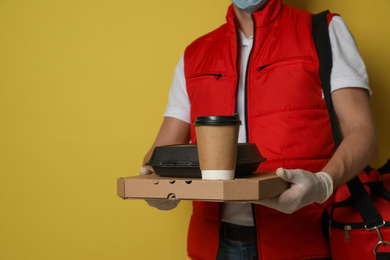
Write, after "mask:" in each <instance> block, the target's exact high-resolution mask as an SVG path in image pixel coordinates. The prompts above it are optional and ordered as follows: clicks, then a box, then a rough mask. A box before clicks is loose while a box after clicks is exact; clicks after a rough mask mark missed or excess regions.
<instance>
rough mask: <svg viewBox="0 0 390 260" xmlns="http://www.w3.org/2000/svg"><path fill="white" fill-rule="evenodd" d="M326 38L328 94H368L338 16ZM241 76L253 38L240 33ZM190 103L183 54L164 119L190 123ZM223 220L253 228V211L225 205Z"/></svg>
mask: <svg viewBox="0 0 390 260" xmlns="http://www.w3.org/2000/svg"><path fill="white" fill-rule="evenodd" d="M329 37H330V43H331V47H332V54H333V67H332V72H331V91H332V92H333V91H335V90H337V89H341V88H345V87H359V88H365V89H367V90H368V91H369V93H370V94H371V90H370V88H369V86H368V75H367V71H366V67H365V64H364V62H363V60H362V58H361V56H360V54H359V51H358V48H357V45H356V42H355V39H354V38H353V36H352V34H351V32H350V31H349V29H348V27H347V25H346V24H345V22H344V20H343V19H342V17H340V16H334V17H333V18H332V20H331V22H330V25H329ZM241 43H242V45H241V46H242V47H241V73H240V75H245V71H246V66H247V64H248V62H247V61H248V58H249V54H250V51H251V49H252V45H253V36H252V37H250V38H249V39H248V38H246V37H245V35H244V34H243V33H242V32H241ZM245 80H246V78H245V77H241V78H240V82H239V89H238V97H237V110H238V111H237V112H238V113H239V114H240V115H244V114H245V108H244V105H245V101H244V98H245ZM190 110H191V103H190V101H189V98H188V94H187V87H186V80H185V75H184V55H182V57H181V58H180V60H179V63H178V64H177V66H176V69H175V73H174V76H173V81H172V85H171V89H170V92H169V103H168V105H167V107H166V110H165V113H164V117H174V118H177V119H180V120H182V121H184V122H187V123H189V124H191V120H190ZM240 119H241V121H242V125H241V126H240V131H239V137H238V142H239V143H245V142H246V136H245V132H246V131H245V121H244V120H245V116H241V117H240ZM222 221H225V222H229V223H233V224H236V225H243V226H253V224H254V223H253V218H252V208H251V204H249V203H234V202H229V203H226V205H225V209H224V212H223V216H222Z"/></svg>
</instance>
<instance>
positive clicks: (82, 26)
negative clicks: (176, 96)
mask: <svg viewBox="0 0 390 260" xmlns="http://www.w3.org/2000/svg"><path fill="white" fill-rule="evenodd" d="M285 2H286V3H289V4H292V5H296V6H298V7H300V8H304V9H307V10H309V11H312V12H319V11H322V10H325V9H330V10H331V11H333V12H338V13H340V14H341V15H342V16H343V17H344V19H345V21H346V22H347V24H348V25H349V27H350V29H351V30H352V32H353V34H354V35H355V38H356V40H357V42H358V45H359V48H360V51H361V54H362V56H363V58H364V59H365V61H366V64H367V69H368V72H369V74H370V80H371V87H372V89H373V92H374V96H373V98H372V107H373V112H374V115H375V120H376V123H377V126H378V135H379V149H380V150H379V155H378V157H377V159H376V160H375V161H374V162H373V165H374V166H380V165H381V164H383V163H384V162H385V161H386V160H387V158H388V157H389V155H390V147H389V145H388V144H389V139H390V135H389V134H388V133H390V121H389V120H388V117H389V114H390V106H389V105H388V103H389V102H388V100H390V89H389V87H388V86H389V84H390V73H389V71H388V70H389V68H390V50H389V49H388V48H389V47H388V46H390V31H389V28H388V27H387V25H388V16H389V11H390V2H389V1H388V0H376V1H373V2H369V1H363V0H357V1H352V0H345V1H339V0H327V1H318V0H317V1H311V0H301V1H299V0H295V1H293V0H289V1H285ZM229 4H230V1H229V0H213V1H210V0H198V1H193V0H184V1H183V0H169V1H133V0H127V1H125V0H110V1H108V0H67V1H65V0H63V1H60V0H12V1H11V0H0V259H1V260H19V259H29V260H35V259H37V260H46V259H66V260H68V259H116V260H119V259H186V233H187V225H188V222H189V217H190V212H191V204H190V202H188V201H187V202H182V203H181V204H180V205H179V206H178V208H177V209H175V210H173V211H169V212H160V211H158V210H155V209H153V208H150V207H148V206H147V205H146V203H145V202H144V201H124V200H121V199H120V198H118V197H117V196H116V179H117V178H118V177H124V176H130V175H136V174H137V173H138V169H139V168H140V165H141V161H142V158H143V156H144V154H145V153H146V151H147V150H148V148H149V147H150V145H151V144H152V142H153V139H154V137H155V135H156V133H157V131H158V128H159V125H160V124H161V121H162V113H163V111H164V108H165V105H166V103H167V94H168V90H169V87H170V83H171V79H172V75H173V71H174V68H175V65H176V63H177V61H178V60H179V58H180V56H181V54H182V52H183V51H184V48H185V46H186V45H188V44H189V43H190V42H191V41H192V40H194V39H195V38H196V37H198V36H200V35H203V34H204V33H206V32H209V31H210V30H212V29H213V28H216V27H217V26H219V25H220V24H222V23H223V22H224V21H225V13H226V9H227V6H228V5H229Z"/></svg>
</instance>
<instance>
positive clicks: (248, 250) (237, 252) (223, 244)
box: [217, 236, 258, 260]
mask: <svg viewBox="0 0 390 260" xmlns="http://www.w3.org/2000/svg"><path fill="white" fill-rule="evenodd" d="M257 259H258V257H257V249H256V244H255V242H241V241H231V240H227V239H225V238H224V237H223V236H220V239H219V249H218V256H217V260H257Z"/></svg>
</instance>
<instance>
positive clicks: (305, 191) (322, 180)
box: [257, 168, 333, 214]
mask: <svg viewBox="0 0 390 260" xmlns="http://www.w3.org/2000/svg"><path fill="white" fill-rule="evenodd" d="M276 174H277V175H278V176H279V177H280V178H281V179H283V180H284V181H287V182H290V183H291V186H290V188H289V189H287V190H286V191H284V192H283V193H282V194H280V195H279V196H278V197H275V198H269V199H263V200H260V201H258V202H257V203H258V204H261V205H264V206H266V207H269V208H273V209H276V210H278V211H281V212H283V213H287V214H291V213H293V212H295V211H297V210H299V209H300V208H302V207H304V206H307V205H309V204H312V203H314V202H318V203H324V202H325V201H326V200H327V199H328V198H329V197H330V195H332V193H333V179H332V177H330V175H329V174H328V173H326V172H317V173H314V174H313V173H311V172H308V171H304V170H286V169H283V168H279V169H277V170H276Z"/></svg>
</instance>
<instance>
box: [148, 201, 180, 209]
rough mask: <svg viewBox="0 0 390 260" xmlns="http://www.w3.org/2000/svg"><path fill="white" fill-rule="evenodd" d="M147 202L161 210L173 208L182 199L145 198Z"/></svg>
mask: <svg viewBox="0 0 390 260" xmlns="http://www.w3.org/2000/svg"><path fill="white" fill-rule="evenodd" d="M145 201H146V203H147V204H148V205H149V206H151V207H154V208H156V209H159V210H171V209H174V208H176V207H177V205H178V204H179V203H180V200H165V199H161V200H157V199H156V200H145Z"/></svg>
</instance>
